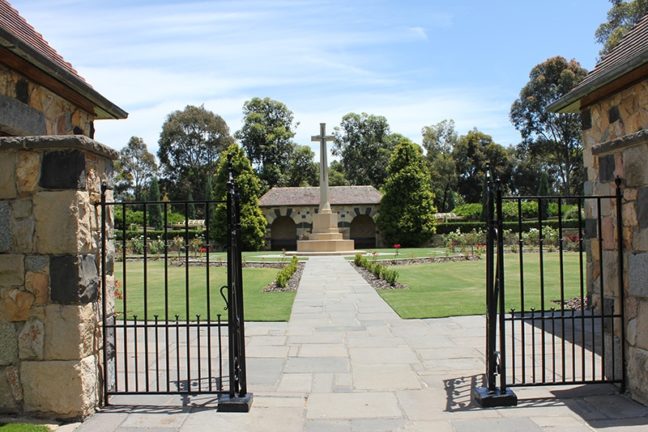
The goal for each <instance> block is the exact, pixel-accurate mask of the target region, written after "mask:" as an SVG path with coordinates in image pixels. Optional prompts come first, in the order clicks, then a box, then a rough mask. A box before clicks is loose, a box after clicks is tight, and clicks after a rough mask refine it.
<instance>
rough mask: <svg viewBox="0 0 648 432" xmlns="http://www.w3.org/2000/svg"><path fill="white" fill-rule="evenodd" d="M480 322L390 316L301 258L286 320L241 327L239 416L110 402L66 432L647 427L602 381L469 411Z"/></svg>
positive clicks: (344, 270) (548, 431) (194, 401)
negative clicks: (246, 402)
mask: <svg viewBox="0 0 648 432" xmlns="http://www.w3.org/2000/svg"><path fill="white" fill-rule="evenodd" d="M484 321H485V320H484V317H481V316H470V317H452V318H441V319H424V320H402V319H400V318H399V317H398V315H397V314H396V313H394V311H393V310H392V309H391V308H390V307H389V306H388V305H387V304H386V303H385V302H384V301H383V300H382V299H381V298H380V296H379V295H378V294H377V293H376V292H375V290H374V289H373V288H372V287H370V286H369V285H368V284H367V283H366V282H365V281H364V279H362V277H361V276H360V275H359V274H358V273H357V272H356V271H355V270H354V269H353V268H352V267H351V266H350V265H349V263H348V262H347V261H346V260H344V259H343V258H341V257H311V258H310V259H309V261H308V263H307V264H306V267H305V269H304V273H303V275H302V280H301V283H300V286H299V290H298V292H297V296H296V298H295V303H294V305H293V310H292V316H291V319H290V321H289V322H288V323H262V322H251V323H246V347H247V356H248V358H247V366H248V388H249V390H250V391H251V392H252V393H254V403H253V406H252V410H251V411H250V413H247V414H233V413H218V412H217V411H216V409H215V408H216V399H215V397H214V396H213V395H205V396H199V397H198V396H192V397H184V398H183V397H179V396H146V397H142V396H137V397H134V396H128V397H126V396H120V397H113V398H112V402H113V403H114V404H115V406H111V407H107V408H106V409H105V410H104V411H103V412H100V413H98V414H96V415H94V416H92V417H91V418H89V419H87V420H86V421H85V422H84V423H83V424H81V425H80V426H79V427H78V429H77V431H78V432H115V431H123V432H135V431H139V430H146V431H148V432H151V431H163V432H171V431H173V432H189V431H191V432H201V431H214V430H237V431H254V432H257V431H260V432H266V431H267V432H270V431H281V432H290V431H311V432H320V431H326V432H338V431H339V432H366V431H371V432H380V431H403V432H415V431H425V432H429V431H433V432H462V431H470V432H479V431H488V432H500V431H501V432H509V431H515V432H517V431H520V432H537V431H543V432H586V431H590V432H591V431H601V432H603V431H605V432H621V431H622V432H634V431H646V430H648V408H646V407H644V406H642V405H639V404H637V403H636V402H633V401H631V400H630V399H628V398H627V397H625V396H623V395H619V394H618V393H617V391H616V389H615V388H614V387H613V386H610V385H589V386H562V387H528V388H516V389H515V391H516V393H517V394H518V397H519V400H520V403H519V406H518V407H510V408H494V409H481V408H479V407H477V406H476V405H475V403H474V402H473V401H472V398H471V391H472V388H473V387H475V386H478V385H481V384H482V382H483V371H484V355H483V352H484V334H485V332H484ZM181 342H182V341H181ZM193 342H194V343H195V340H193ZM181 349H182V350H184V345H182V346H181ZM169 350H170V351H172V350H175V347H171V348H170V349H169Z"/></svg>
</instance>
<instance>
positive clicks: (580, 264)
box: [578, 199, 586, 381]
mask: <svg viewBox="0 0 648 432" xmlns="http://www.w3.org/2000/svg"><path fill="white" fill-rule="evenodd" d="M584 201H585V200H581V199H579V200H578V271H579V275H580V280H579V282H580V306H581V314H580V323H581V375H582V379H583V381H585V379H586V376H585V275H584V274H583V264H584V263H583V204H584V203H585V202H584Z"/></svg>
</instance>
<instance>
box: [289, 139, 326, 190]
mask: <svg viewBox="0 0 648 432" xmlns="http://www.w3.org/2000/svg"><path fill="white" fill-rule="evenodd" d="M294 148H295V151H294V153H293V155H292V158H291V159H290V161H289V165H288V172H287V174H288V175H287V182H286V186H294V187H298V186H316V185H318V184H319V164H317V163H315V162H314V161H313V159H314V157H315V153H314V152H313V150H311V148H310V147H309V146H302V145H296V146H295V147H294Z"/></svg>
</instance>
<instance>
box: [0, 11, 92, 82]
mask: <svg viewBox="0 0 648 432" xmlns="http://www.w3.org/2000/svg"><path fill="white" fill-rule="evenodd" d="M0 27H2V28H3V29H5V30H6V31H8V32H9V33H11V34H12V35H14V36H15V37H16V38H18V39H20V40H21V41H22V42H24V43H25V44H27V45H29V46H30V47H32V48H33V49H34V50H36V51H37V52H38V53H39V54H41V55H43V56H44V57H46V58H48V59H49V60H51V61H52V62H54V63H55V64H56V65H57V66H59V67H61V68H62V69H64V70H66V71H68V72H69V73H71V74H72V75H74V76H75V77H76V78H78V79H80V80H82V81H84V82H85V80H84V79H83V77H81V76H80V75H79V73H78V72H77V71H76V69H74V68H73V67H72V65H71V64H70V63H68V62H66V61H65V59H63V57H61V55H60V54H59V53H57V52H56V50H55V49H54V48H52V47H51V46H50V45H49V44H48V43H47V41H46V40H45V39H44V38H43V35H42V34H40V33H38V32H37V31H36V29H34V27H32V26H31V25H30V24H29V23H28V22H27V21H26V20H25V18H23V17H22V16H20V14H19V13H18V11H17V10H16V9H14V8H13V7H12V6H11V5H10V4H9V2H8V1H7V0H0ZM86 84H87V83H86Z"/></svg>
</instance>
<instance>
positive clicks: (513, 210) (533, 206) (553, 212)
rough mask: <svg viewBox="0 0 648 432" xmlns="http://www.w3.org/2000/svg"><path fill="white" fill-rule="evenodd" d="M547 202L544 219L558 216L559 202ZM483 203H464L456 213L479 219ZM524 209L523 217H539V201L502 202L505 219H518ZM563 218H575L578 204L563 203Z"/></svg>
mask: <svg viewBox="0 0 648 432" xmlns="http://www.w3.org/2000/svg"><path fill="white" fill-rule="evenodd" d="M543 203H546V208H545V212H546V213H545V214H544V215H543V219H546V218H549V217H558V203H557V202H555V201H548V200H543ZM481 209H482V205H481V204H477V203H470V204H462V205H460V206H457V207H456V208H455V209H454V212H453V213H454V214H456V215H457V216H460V217H462V218H464V219H465V220H467V221H478V220H480V215H481V213H482V210H481ZM520 210H521V211H522V219H534V220H537V219H538V201H537V200H533V201H530V200H523V201H521V202H520V203H519V205H518V201H517V200H513V201H511V200H505V201H504V202H503V203H502V216H503V217H504V220H517V218H518V215H519V213H520ZM562 214H563V219H573V218H577V217H578V213H577V206H576V205H573V204H563V205H562Z"/></svg>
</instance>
